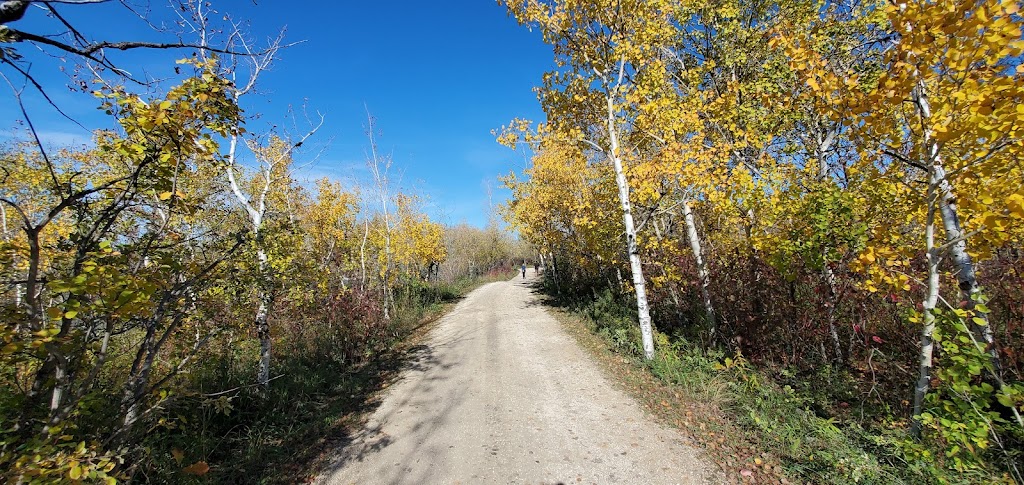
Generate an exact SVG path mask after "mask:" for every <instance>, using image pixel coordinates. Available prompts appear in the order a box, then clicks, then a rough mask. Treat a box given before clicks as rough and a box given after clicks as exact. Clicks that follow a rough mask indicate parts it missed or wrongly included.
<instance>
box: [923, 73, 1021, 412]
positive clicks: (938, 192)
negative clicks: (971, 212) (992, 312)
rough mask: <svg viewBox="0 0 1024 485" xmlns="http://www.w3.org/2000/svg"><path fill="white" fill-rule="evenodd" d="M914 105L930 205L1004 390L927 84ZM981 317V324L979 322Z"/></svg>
mask: <svg viewBox="0 0 1024 485" xmlns="http://www.w3.org/2000/svg"><path fill="white" fill-rule="evenodd" d="M913 100H914V104H915V105H916V108H917V111H918V115H919V116H920V117H921V120H922V121H923V123H922V126H923V128H924V129H923V130H922V131H923V136H924V145H925V148H926V149H927V154H928V157H929V160H928V161H929V164H928V167H929V171H930V173H929V190H930V191H932V193H931V194H929V195H930V196H931V197H930V198H929V204H934V203H933V202H932V199H933V198H936V199H937V201H936V202H937V205H938V209H939V214H940V216H941V218H942V227H943V229H944V230H945V233H946V246H947V250H948V251H949V255H950V257H951V258H952V260H953V267H954V268H955V270H956V271H955V273H956V279H957V283H958V284H957V286H958V287H959V288H960V297H961V299H962V300H963V302H964V309H965V310H967V311H968V312H971V313H972V314H973V315H972V316H973V318H972V319H971V320H970V321H969V322H968V325H969V328H970V331H971V334H972V338H973V339H974V340H975V342H977V340H978V338H979V337H980V339H981V341H982V342H983V345H984V347H985V348H984V350H985V351H986V352H988V355H989V360H990V362H991V365H992V372H991V374H992V378H993V380H995V383H996V386H997V387H998V388H999V389H1000V390H1002V389H1003V388H1004V386H1005V382H1004V381H1003V376H1002V365H1001V363H1000V361H999V348H998V347H997V346H996V341H995V337H994V335H993V334H992V326H991V325H990V321H989V318H988V314H986V313H982V312H976V311H974V310H975V309H976V307H977V298H978V296H980V294H981V288H980V287H979V286H978V280H977V276H976V275H975V272H974V263H973V261H972V260H971V256H970V255H969V254H968V253H967V235H965V234H964V231H963V228H962V227H961V226H960V217H959V215H958V214H957V209H956V196H955V195H953V187H952V184H951V183H950V182H949V179H948V178H947V177H946V171H945V168H944V167H943V166H942V157H941V155H940V154H939V149H940V144H939V142H938V141H936V140H935V139H934V138H933V137H932V132H931V129H930V128H928V125H927V121H928V120H929V119H930V118H931V106H930V104H929V101H928V93H927V91H926V89H925V85H924V83H923V82H918V85H917V86H916V88H915V89H914V93H913ZM975 318H977V319H978V320H981V323H976V321H975V320H974V319H975ZM1010 411H1011V412H1012V413H1013V416H1014V418H1015V420H1016V422H1017V425H1018V426H1020V427H1021V428H1024V417H1021V414H1020V412H1019V411H1018V410H1017V408H1016V407H1012V406H1011V407H1010Z"/></svg>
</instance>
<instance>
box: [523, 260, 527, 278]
mask: <svg viewBox="0 0 1024 485" xmlns="http://www.w3.org/2000/svg"><path fill="white" fill-rule="evenodd" d="M523 279H524V280H525V279H526V261H523Z"/></svg>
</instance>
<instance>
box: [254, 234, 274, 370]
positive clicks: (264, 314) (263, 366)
mask: <svg viewBox="0 0 1024 485" xmlns="http://www.w3.org/2000/svg"><path fill="white" fill-rule="evenodd" d="M256 255H257V257H258V258H259V261H260V267H259V269H260V283H259V295H258V296H259V306H258V307H257V309H256V319H255V327H256V337H257V338H258V339H259V340H260V363H259V368H258V369H257V370H256V383H257V384H259V385H260V386H262V387H267V385H268V384H269V383H270V355H271V340H270V320H269V318H270V306H271V304H272V303H273V291H274V289H273V282H272V281H270V278H271V276H270V275H269V274H268V271H269V268H268V264H267V261H268V259H267V253H266V251H264V250H263V248H260V249H258V250H257V252H256Z"/></svg>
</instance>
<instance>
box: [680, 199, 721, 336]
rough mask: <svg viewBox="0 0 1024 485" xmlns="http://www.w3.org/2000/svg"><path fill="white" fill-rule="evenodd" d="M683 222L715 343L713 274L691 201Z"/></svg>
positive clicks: (710, 332)
mask: <svg viewBox="0 0 1024 485" xmlns="http://www.w3.org/2000/svg"><path fill="white" fill-rule="evenodd" d="M683 221H685V222H686V236H687V238H688V239H689V240H690V250H691V251H693V259H694V260H695V261H696V263H697V277H698V278H700V296H701V298H702V299H703V300H704V313H705V316H706V317H707V322H708V332H709V334H710V337H711V338H710V340H711V341H714V340H715V338H717V334H718V325H717V324H716V323H715V306H714V304H712V302H711V290H710V286H711V273H710V272H709V271H708V266H707V262H706V261H704V249H703V247H701V243H700V235H699V234H698V233H697V223H696V222H695V221H694V218H693V210H692V209H691V208H690V201H688V200H684V201H683Z"/></svg>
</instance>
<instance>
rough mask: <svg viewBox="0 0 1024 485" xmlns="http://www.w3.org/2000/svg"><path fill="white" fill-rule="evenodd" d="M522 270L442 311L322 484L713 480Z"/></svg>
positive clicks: (696, 457)
mask: <svg viewBox="0 0 1024 485" xmlns="http://www.w3.org/2000/svg"><path fill="white" fill-rule="evenodd" d="M532 281H533V280H532V278H527V279H525V280H523V279H520V278H519V276H518V275H517V277H516V278H515V279H513V280H509V281H507V282H498V283H491V284H488V285H485V286H483V287H481V288H479V289H477V290H475V291H473V292H472V293H470V294H469V295H468V296H467V297H466V299H465V300H463V301H462V302H460V303H459V304H458V305H457V306H456V307H455V309H454V310H453V311H452V312H451V313H449V314H448V315H446V316H445V317H444V318H443V319H442V320H441V321H440V322H439V323H438V326H437V328H435V329H434V330H433V331H432V332H431V334H430V336H429V337H428V338H427V340H426V342H425V344H424V345H423V346H421V347H420V348H419V349H417V350H418V354H417V356H416V358H415V359H414V361H413V363H412V365H411V368H410V369H409V370H407V371H406V372H405V374H404V375H403V376H402V378H401V380H400V381H399V382H397V383H395V384H394V385H393V386H392V387H391V388H390V389H389V390H388V391H387V393H386V395H385V397H384V399H383V402H382V403H381V405H380V407H379V408H378V409H377V410H376V412H375V413H374V414H373V416H372V417H371V418H370V419H369V421H368V422H367V424H366V425H365V426H364V428H363V429H362V430H361V431H360V432H359V433H358V434H357V435H356V436H355V437H354V438H353V439H352V441H351V442H350V443H348V444H347V445H346V446H345V447H344V448H343V449H341V450H339V451H338V456H337V458H336V459H335V461H334V462H333V463H332V465H331V466H330V468H329V469H328V470H327V471H326V472H324V474H323V475H322V476H321V477H319V478H318V480H317V482H318V483H321V484H372V483H373V484H375V483H380V484H399V483H401V484H405V483H408V484H432V483H443V484H467V485H468V484H481V483H488V484H489V483H516V484H557V483H564V484H575V483H588V484H589V483H599V484H605V483H624V484H658V483H666V484H677V483H678V484H690V483H716V482H718V481H719V480H718V479H716V475H715V472H713V471H712V470H713V469H714V467H712V466H710V465H709V464H708V463H707V462H706V461H704V460H703V459H702V458H701V457H700V454H699V451H698V450H697V449H695V448H692V447H690V446H687V445H686V439H685V438H684V437H683V436H682V435H681V434H679V433H678V432H677V431H675V430H671V429H668V428H665V427H663V426H661V425H659V424H657V423H656V422H654V420H653V418H651V417H650V416H648V415H646V414H645V413H644V412H643V411H642V410H641V409H640V407H639V406H638V405H637V403H636V402H635V401H634V400H633V399H631V398H629V397H627V396H626V395H625V394H624V393H623V392H622V391H620V390H619V389H617V388H616V387H614V386H613V385H612V384H611V383H610V382H609V381H608V380H607V379H606V378H605V377H604V376H603V375H602V373H601V370H600V369H599V368H598V366H597V365H596V364H595V363H593V362H592V361H591V360H590V357H589V356H588V355H587V354H586V353H585V352H584V351H583V350H582V349H581V348H580V347H579V346H578V345H577V344H576V342H575V341H574V340H573V339H572V337H570V336H569V335H568V334H566V333H565V332H564V331H563V330H562V328H561V326H560V324H559V323H558V322H557V321H556V320H555V319H554V318H553V317H552V316H551V315H549V314H548V313H547V312H546V311H545V309H544V307H543V306H541V305H540V304H539V302H538V298H537V296H536V295H535V294H534V293H533V292H532V291H531V289H530V286H529V285H530V283H531V282H532Z"/></svg>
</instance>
